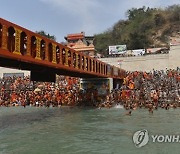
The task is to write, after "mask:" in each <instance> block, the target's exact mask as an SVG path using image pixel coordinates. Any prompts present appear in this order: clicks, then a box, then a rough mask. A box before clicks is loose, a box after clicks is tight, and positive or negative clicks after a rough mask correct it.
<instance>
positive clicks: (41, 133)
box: [0, 107, 180, 154]
mask: <svg viewBox="0 0 180 154" xmlns="http://www.w3.org/2000/svg"><path fill="white" fill-rule="evenodd" d="M125 113H126V111H125V110H124V109H121V108H111V109H92V108H69V107H63V108H36V107H26V108H22V107H10V108H5V107H1V108H0V154H121V153H122V154H141V153H142V154H180V143H164V142H163V143H153V142H152V140H150V141H149V142H148V144H147V145H145V146H143V147H141V148H137V147H136V146H135V145H134V143H133V140H132V138H133V134H134V133H135V132H136V131H138V130H142V129H147V130H148V132H149V134H168V135H174V134H179V135H180V123H179V122H180V109H175V110H174V109H170V110H168V111H166V110H164V109H158V111H154V114H149V112H148V110H145V109H138V110H136V111H133V112H132V116H127V115H125Z"/></svg>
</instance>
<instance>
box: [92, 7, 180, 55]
mask: <svg viewBox="0 0 180 154" xmlns="http://www.w3.org/2000/svg"><path fill="white" fill-rule="evenodd" d="M126 15H127V20H120V21H118V22H117V23H116V24H114V26H113V27H111V28H110V29H108V30H107V31H105V32H103V33H101V34H97V35H95V41H94V42H95V47H96V49H97V52H99V53H101V54H103V55H106V54H107V50H108V46H109V45H119V44H126V45H127V48H128V49H141V48H150V47H162V46H168V45H169V40H170V39H169V38H170V37H174V36H176V35H178V34H179V33H180V5H173V6H169V7H167V8H149V7H148V8H146V7H142V8H132V9H130V10H128V11H127V12H126Z"/></svg>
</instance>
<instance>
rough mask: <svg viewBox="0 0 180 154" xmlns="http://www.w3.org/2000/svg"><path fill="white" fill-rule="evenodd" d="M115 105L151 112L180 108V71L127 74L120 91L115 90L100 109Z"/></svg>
mask: <svg viewBox="0 0 180 154" xmlns="http://www.w3.org/2000/svg"><path fill="white" fill-rule="evenodd" d="M113 103H117V104H120V105H123V106H124V108H125V109H127V110H129V111H130V112H129V113H131V111H132V110H136V109H137V108H148V110H149V112H151V113H153V110H155V109H158V107H161V108H164V109H166V110H168V109H169V108H177V107H180V69H179V68H177V70H171V69H170V70H166V71H163V70H162V71H155V70H153V71H152V72H149V73H147V72H138V71H135V72H127V76H126V78H124V83H123V85H122V87H121V88H120V89H114V90H113V91H112V92H111V93H110V94H109V95H107V96H106V101H105V102H104V103H103V104H100V105H99V107H109V106H112V104H113Z"/></svg>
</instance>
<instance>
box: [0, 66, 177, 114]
mask: <svg viewBox="0 0 180 154" xmlns="http://www.w3.org/2000/svg"><path fill="white" fill-rule="evenodd" d="M126 74H127V75H126V77H125V78H124V82H123V84H122V86H121V87H120V88H118V89H113V90H112V92H109V93H107V95H106V96H104V97H99V96H98V90H97V89H86V91H82V90H81V88H80V79H79V78H71V77H65V76H58V77H57V81H56V83H50V82H35V81H30V77H29V76H27V77H24V78H22V77H4V78H0V106H6V107H10V106H24V107H25V106H26V105H29V106H36V107H42V106H45V107H49V106H53V107H60V106H80V105H91V106H95V107H99V108H102V107H106V108H111V107H113V106H115V105H122V106H123V107H124V108H125V109H126V110H129V114H131V111H132V110H136V109H137V108H147V109H148V110H149V112H151V113H152V112H153V110H155V109H158V107H161V108H165V109H169V108H177V107H180V69H179V68H178V69H177V70H171V69H170V70H166V71H155V70H153V71H152V72H149V73H147V72H139V71H135V72H127V73H126Z"/></svg>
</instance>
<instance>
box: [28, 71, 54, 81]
mask: <svg viewBox="0 0 180 154" xmlns="http://www.w3.org/2000/svg"><path fill="white" fill-rule="evenodd" d="M30 77H31V81H40V82H56V74H55V73H53V72H51V71H31V75H30Z"/></svg>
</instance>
